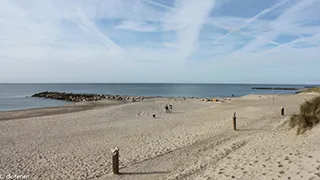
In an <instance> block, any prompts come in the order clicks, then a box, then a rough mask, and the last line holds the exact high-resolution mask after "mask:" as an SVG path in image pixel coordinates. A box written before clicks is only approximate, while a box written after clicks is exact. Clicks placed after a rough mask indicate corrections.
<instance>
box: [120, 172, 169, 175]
mask: <svg viewBox="0 0 320 180" xmlns="http://www.w3.org/2000/svg"><path fill="white" fill-rule="evenodd" d="M166 173H169V172H167V171H152V172H121V173H120V175H150V174H166Z"/></svg>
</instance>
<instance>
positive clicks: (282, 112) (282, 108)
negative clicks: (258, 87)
mask: <svg viewBox="0 0 320 180" xmlns="http://www.w3.org/2000/svg"><path fill="white" fill-rule="evenodd" d="M281 115H282V116H284V107H281Z"/></svg>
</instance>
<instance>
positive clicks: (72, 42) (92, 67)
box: [0, 0, 320, 83]
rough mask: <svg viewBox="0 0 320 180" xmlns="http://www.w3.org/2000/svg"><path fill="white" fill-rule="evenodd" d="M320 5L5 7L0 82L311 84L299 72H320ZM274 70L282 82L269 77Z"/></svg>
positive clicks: (149, 0)
mask: <svg viewBox="0 0 320 180" xmlns="http://www.w3.org/2000/svg"><path fill="white" fill-rule="evenodd" d="M257 1H259V2H258V3H257ZM242 4H246V5H245V6H244V5H242ZM250 5H252V6H253V5H254V7H250ZM319 6H320V1H319V0H280V1H279V0H269V1H264V0H256V1H254V3H253V1H251V0H241V1H240V0H239V1H237V0H201V1H195V0H172V1H169V0H134V1H127V0H91V1H75V0H43V1H39V0H29V1H19V0H1V1H0V26H1V28H0V62H1V66H0V82H1V81H6V82H31V81H32V82H40V81H42V82H62V81H64V82H65V81H77V82H80V81H84V82H88V81H95V82H97V81H101V82H121V81H122V82H139V81H140V82H147V81H149V82H152V81H159V82H160V81H161V82H168V81H171V82H188V81H191V82H194V81H199V82H205V81H206V82H226V81H230V82H245V81H247V80H250V81H252V82H258V81H262V82H271V83H272V82H273V81H281V82H282V81H283V82H288V83H289V81H290V82H293V83H294V82H304V80H305V81H308V78H309V79H310V81H311V79H313V80H314V79H315V77H307V76H302V75H301V76H299V75H297V74H295V72H294V71H293V70H292V69H299V68H300V69H301V68H302V67H304V69H308V70H306V71H305V72H308V73H309V72H316V69H315V67H316V66H317V65H319V63H318V62H319V58H320V54H319V49H320V36H319V32H320V13H319V8H318V7H319ZM302 61H303V62H302ZM289 62H294V64H293V66H288V65H287V63H289ZM261 64H263V65H262V66H261ZM279 64H280V65H281V64H282V65H283V66H281V67H279ZM276 65H277V66H276ZM246 67H247V68H249V69H251V71H247V70H245V69H246ZM275 67H277V68H278V71H277V72H276V75H277V76H279V77H282V79H281V78H280V79H279V78H277V79H274V78H272V77H276V75H274V73H270V72H272V68H275ZM264 68H265V69H264ZM290 68H292V69H290ZM213 69H214V70H213ZM164 72H165V73H164ZM259 72H264V73H266V75H264V76H262V75H259ZM280 72H288V73H289V75H286V76H282V75H281V73H280ZM268 73H269V74H268ZM277 73H278V74H277ZM226 74H228V75H226ZM271 74H272V75H271ZM302 74H303V73H302ZM304 74H305V73H304ZM268 75H270V78H269V79H268ZM290 75H291V76H290ZM250 77H251V78H250ZM290 77H294V78H291V79H290ZM318 79H320V75H319V77H318Z"/></svg>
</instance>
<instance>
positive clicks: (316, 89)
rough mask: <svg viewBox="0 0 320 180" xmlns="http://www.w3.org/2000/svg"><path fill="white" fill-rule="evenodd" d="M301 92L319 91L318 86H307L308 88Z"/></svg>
mask: <svg viewBox="0 0 320 180" xmlns="http://www.w3.org/2000/svg"><path fill="white" fill-rule="evenodd" d="M303 92H306V93H320V87H313V88H308V89H306V90H304V91H303Z"/></svg>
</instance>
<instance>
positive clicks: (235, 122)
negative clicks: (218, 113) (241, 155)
mask: <svg viewBox="0 0 320 180" xmlns="http://www.w3.org/2000/svg"><path fill="white" fill-rule="evenodd" d="M233 130H235V131H236V130H237V117H236V112H234V114H233Z"/></svg>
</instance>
